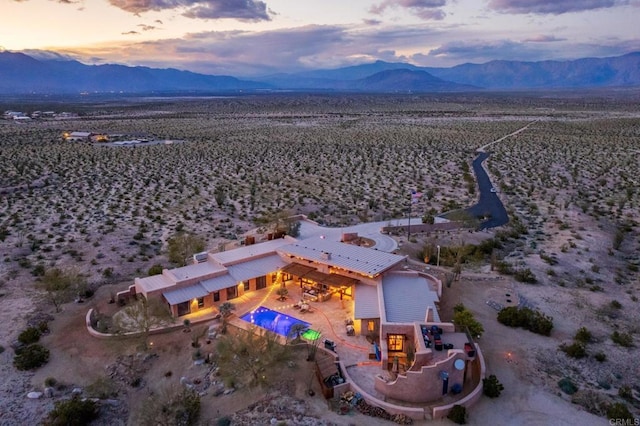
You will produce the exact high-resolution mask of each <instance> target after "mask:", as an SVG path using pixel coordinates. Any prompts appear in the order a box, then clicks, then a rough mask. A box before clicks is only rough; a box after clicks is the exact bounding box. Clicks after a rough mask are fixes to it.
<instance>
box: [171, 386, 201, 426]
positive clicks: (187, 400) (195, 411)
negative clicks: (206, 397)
mask: <svg viewBox="0 0 640 426" xmlns="http://www.w3.org/2000/svg"><path fill="white" fill-rule="evenodd" d="M199 417H200V395H198V393H197V392H194V391H189V390H184V391H183V393H182V395H181V397H180V399H179V407H176V416H175V420H176V423H175V424H177V425H184V426H188V425H195V424H196V423H197V422H198V418H199Z"/></svg>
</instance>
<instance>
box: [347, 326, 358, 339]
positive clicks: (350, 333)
mask: <svg viewBox="0 0 640 426" xmlns="http://www.w3.org/2000/svg"><path fill="white" fill-rule="evenodd" d="M355 335H356V330H355V329H354V328H353V325H351V324H349V325H347V336H355Z"/></svg>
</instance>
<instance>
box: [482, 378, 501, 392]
mask: <svg viewBox="0 0 640 426" xmlns="http://www.w3.org/2000/svg"><path fill="white" fill-rule="evenodd" d="M503 390H504V385H503V384H502V383H500V381H499V380H498V378H497V377H496V376H495V375H494V374H492V375H490V376H489V377H487V378H486V379H482V392H483V393H484V394H485V395H486V396H488V397H489V398H497V397H499V396H500V393H501V392H502V391H503Z"/></svg>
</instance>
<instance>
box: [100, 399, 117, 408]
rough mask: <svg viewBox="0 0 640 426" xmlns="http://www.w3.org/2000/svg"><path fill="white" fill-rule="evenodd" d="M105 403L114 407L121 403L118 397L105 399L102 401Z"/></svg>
mask: <svg viewBox="0 0 640 426" xmlns="http://www.w3.org/2000/svg"><path fill="white" fill-rule="evenodd" d="M102 403H103V404H106V405H110V406H112V407H117V406H119V405H120V401H118V400H117V399H105V400H103V401H102Z"/></svg>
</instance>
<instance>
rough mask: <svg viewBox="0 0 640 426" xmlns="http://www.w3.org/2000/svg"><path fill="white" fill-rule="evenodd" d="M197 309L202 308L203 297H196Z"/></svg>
mask: <svg viewBox="0 0 640 426" xmlns="http://www.w3.org/2000/svg"><path fill="white" fill-rule="evenodd" d="M198 308H204V297H198Z"/></svg>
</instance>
